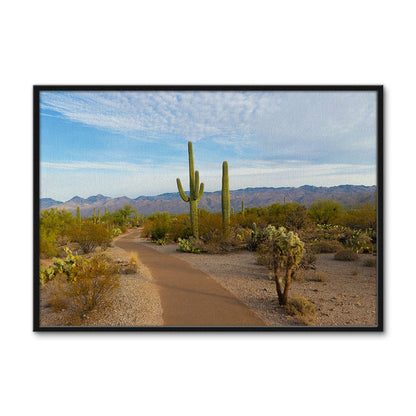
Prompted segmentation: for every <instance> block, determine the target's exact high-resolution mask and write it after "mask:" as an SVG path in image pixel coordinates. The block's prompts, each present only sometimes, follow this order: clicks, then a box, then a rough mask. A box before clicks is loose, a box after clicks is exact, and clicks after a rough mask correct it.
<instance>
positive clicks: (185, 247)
mask: <svg viewBox="0 0 416 416" xmlns="http://www.w3.org/2000/svg"><path fill="white" fill-rule="evenodd" d="M178 242H179V251H183V252H184V253H202V252H203V251H205V250H204V248H203V243H202V242H201V241H199V240H196V239H195V238H194V237H192V236H191V237H189V238H188V239H182V238H179V239H178Z"/></svg>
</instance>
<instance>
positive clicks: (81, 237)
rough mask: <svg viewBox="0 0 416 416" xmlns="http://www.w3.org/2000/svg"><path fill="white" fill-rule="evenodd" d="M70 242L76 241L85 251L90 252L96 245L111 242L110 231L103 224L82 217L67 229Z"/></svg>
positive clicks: (100, 245) (105, 244) (104, 245)
mask: <svg viewBox="0 0 416 416" xmlns="http://www.w3.org/2000/svg"><path fill="white" fill-rule="evenodd" d="M68 236H69V238H70V239H71V241H72V242H75V243H78V244H79V245H80V246H81V248H82V250H84V252H85V253H90V252H91V251H93V250H94V249H95V248H96V247H102V248H105V247H107V246H108V245H109V244H110V242H111V231H109V230H108V229H107V226H106V225H105V224H94V222H93V221H92V220H91V219H86V218H85V219H82V222H81V224H75V225H73V226H72V227H71V228H70V229H69V230H68Z"/></svg>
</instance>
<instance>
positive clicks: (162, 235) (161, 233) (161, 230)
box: [143, 212, 171, 241]
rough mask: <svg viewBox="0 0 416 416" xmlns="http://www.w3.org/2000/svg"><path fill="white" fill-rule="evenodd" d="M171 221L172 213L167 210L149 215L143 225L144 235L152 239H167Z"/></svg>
mask: <svg viewBox="0 0 416 416" xmlns="http://www.w3.org/2000/svg"><path fill="white" fill-rule="evenodd" d="M170 221H171V220H170V215H169V213H167V212H156V213H154V214H152V215H149V216H148V217H147V218H146V221H145V223H144V226H143V235H144V236H145V237H150V238H151V239H152V241H157V240H163V239H167V237H168V233H169V227H170Z"/></svg>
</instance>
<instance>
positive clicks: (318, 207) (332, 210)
mask: <svg viewBox="0 0 416 416" xmlns="http://www.w3.org/2000/svg"><path fill="white" fill-rule="evenodd" d="M341 213H342V207H341V204H339V203H338V202H334V201H329V200H325V201H322V199H319V200H318V201H316V202H313V203H312V204H311V206H310V208H309V210H308V216H309V218H311V219H312V220H313V221H315V222H316V223H317V224H334V223H335V222H336V220H337V219H338V218H339V217H340V215H341Z"/></svg>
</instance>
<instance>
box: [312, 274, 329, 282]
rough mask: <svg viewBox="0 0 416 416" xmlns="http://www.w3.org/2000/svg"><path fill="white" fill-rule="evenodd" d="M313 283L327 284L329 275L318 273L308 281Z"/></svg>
mask: <svg viewBox="0 0 416 416" xmlns="http://www.w3.org/2000/svg"><path fill="white" fill-rule="evenodd" d="M308 280H309V281H311V282H327V281H328V275H327V274H325V273H321V272H316V273H314V275H313V276H312V277H310V278H309V279H308Z"/></svg>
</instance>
